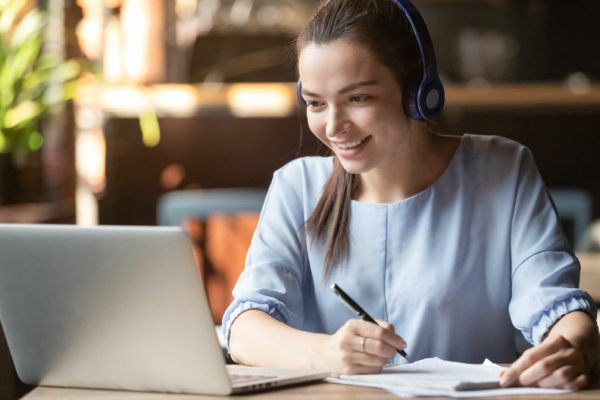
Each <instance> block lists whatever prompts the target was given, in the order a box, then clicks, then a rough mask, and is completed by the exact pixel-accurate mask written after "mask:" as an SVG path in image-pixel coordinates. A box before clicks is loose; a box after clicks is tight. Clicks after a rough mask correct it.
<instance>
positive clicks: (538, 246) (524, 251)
mask: <svg viewBox="0 0 600 400" xmlns="http://www.w3.org/2000/svg"><path fill="white" fill-rule="evenodd" d="M519 163H520V165H519V166H518V171H519V175H518V178H517V187H516V192H515V198H514V211H513V220H512V226H511V242H510V243H511V261H512V263H511V264H512V269H511V273H512V298H511V301H510V305H509V312H510V316H511V319H512V321H513V324H514V326H515V327H516V328H517V329H519V330H520V331H521V332H522V333H523V336H524V337H525V339H527V340H528V341H529V342H530V343H532V344H534V345H537V344H539V343H541V341H542V340H543V339H544V337H545V335H546V332H547V331H548V329H549V328H550V327H551V326H552V325H553V324H554V322H556V321H557V320H558V319H559V318H561V317H562V316H563V315H565V314H567V313H569V312H571V311H575V310H581V311H585V312H587V313H588V314H589V315H590V316H591V317H592V319H593V320H594V321H595V320H596V308H595V304H594V301H593V300H592V298H591V297H590V296H589V295H588V294H587V293H586V292H584V291H582V290H580V289H578V287H579V271H580V266H579V261H578V260H577V258H576V257H575V256H574V254H573V252H572V250H571V247H570V245H569V243H568V242H567V240H566V238H565V236H564V233H563V231H562V228H561V226H560V220H559V218H558V214H557V212H556V209H555V206H554V203H553V202H552V199H551V198H550V196H549V195H548V191H547V189H546V187H545V185H544V182H543V181H542V178H541V176H540V174H539V172H538V170H537V167H536V165H535V162H534V160H533V156H532V155H531V152H530V151H529V149H527V148H523V149H522V154H521V155H520V158H519Z"/></svg>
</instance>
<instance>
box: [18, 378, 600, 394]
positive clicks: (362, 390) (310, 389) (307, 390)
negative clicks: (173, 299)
mask: <svg viewBox="0 0 600 400" xmlns="http://www.w3.org/2000/svg"><path fill="white" fill-rule="evenodd" d="M235 397H237V398H239V399H256V400H264V399H286V400H313V399H327V400H338V399H339V400H346V399H351V400H358V399H369V400H391V399H396V400H398V399H402V398H403V397H398V396H395V395H393V394H391V393H388V392H386V391H384V390H382V389H374V388H366V387H358V386H348V385H336V384H333V383H313V384H307V385H302V386H296V387H291V388H284V389H278V390H271V391H268V392H262V393H257V394H253V395H242V396H235ZM224 398H225V397H223V396H192V395H168V394H159V393H134V392H116V391H102V390H81V389H61V388H47V387H38V388H36V389H34V390H33V391H32V392H30V393H29V394H28V395H26V396H25V397H23V398H22V400H69V399H86V400H92V399H93V400H117V399H119V400H120V399H125V400H142V399H143V400H159V399H160V400H192V399H197V400H203V399H204V400H208V399H212V400H223V399H224ZM423 399H427V400H429V399H431V400H435V399H438V400H439V399H446V400H447V399H450V397H423ZM482 399H485V398H482ZM487 399H496V400H498V399H505V400H530V399H531V400H546V399H568V400H592V399H594V400H598V399H600V374H597V375H596V376H595V377H594V378H593V380H592V384H591V385H590V388H589V389H586V390H580V391H578V392H574V393H569V394H566V395H551V396H550V395H520V396H498V397H487Z"/></svg>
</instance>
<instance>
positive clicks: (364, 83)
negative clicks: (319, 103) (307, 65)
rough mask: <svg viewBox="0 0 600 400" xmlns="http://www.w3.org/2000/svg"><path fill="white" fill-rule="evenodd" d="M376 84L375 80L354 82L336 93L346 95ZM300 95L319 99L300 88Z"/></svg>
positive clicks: (316, 95) (314, 94)
mask: <svg viewBox="0 0 600 400" xmlns="http://www.w3.org/2000/svg"><path fill="white" fill-rule="evenodd" d="M377 83H378V82H377V81H376V80H371V81H360V82H355V83H352V84H350V85H348V86H346V87H344V88H342V89H340V91H339V92H338V94H344V93H348V92H351V91H353V90H355V89H358V88H359V87H361V86H372V85H376V84H377ZM302 94H303V95H306V96H310V97H319V95H318V94H316V93H313V92H311V91H309V90H306V89H304V88H302Z"/></svg>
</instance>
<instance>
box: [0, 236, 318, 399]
mask: <svg viewBox="0 0 600 400" xmlns="http://www.w3.org/2000/svg"><path fill="white" fill-rule="evenodd" d="M0 322H1V323H2V327H3V328H4V332H5V335H6V339H7V342H8V345H9V349H10V352H11V355H12V358H13V361H14V364H15V367H16V371H17V374H18V376H19V378H20V379H21V380H22V381H23V382H25V383H27V384H30V385H43V386H61V387H79V388H95V389H113V390H132V391H152V392H170V393H191V394H219V395H227V394H232V393H241V392H245V391H252V390H257V389H259V390H262V389H266V388H272V387H276V386H282V385H289V384H296V383H301V382H307V381H315V380H320V379H322V378H324V377H327V376H328V375H329V374H328V373H327V372H324V371H296V370H286V369H268V368H251V367H244V366H236V365H226V363H225V360H224V356H223V350H222V348H221V346H220V345H219V342H218V339H217V335H216V332H215V326H214V323H213V320H212V316H211V313H210V309H209V305H208V301H207V298H206V294H205V291H204V286H203V283H202V279H201V275H200V273H199V270H198V268H197V266H196V263H195V259H194V256H193V253H192V248H191V243H190V242H189V239H188V237H187V235H186V234H185V232H184V231H183V230H181V229H180V228H172V227H168V228H167V227H115V226H112V227H110V226H100V227H87V228H84V227H77V226H72V225H12V224H0Z"/></svg>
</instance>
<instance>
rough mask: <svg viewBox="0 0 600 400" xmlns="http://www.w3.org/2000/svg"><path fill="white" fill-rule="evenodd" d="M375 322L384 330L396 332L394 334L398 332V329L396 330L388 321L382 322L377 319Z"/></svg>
mask: <svg viewBox="0 0 600 400" xmlns="http://www.w3.org/2000/svg"><path fill="white" fill-rule="evenodd" d="M375 321H376V322H377V324H378V325H379V326H381V327H382V328H384V329H388V330H390V331H392V332H394V333H395V332H396V328H394V325H392V324H390V323H389V322H387V321H382V320H380V319H376V320H375Z"/></svg>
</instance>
